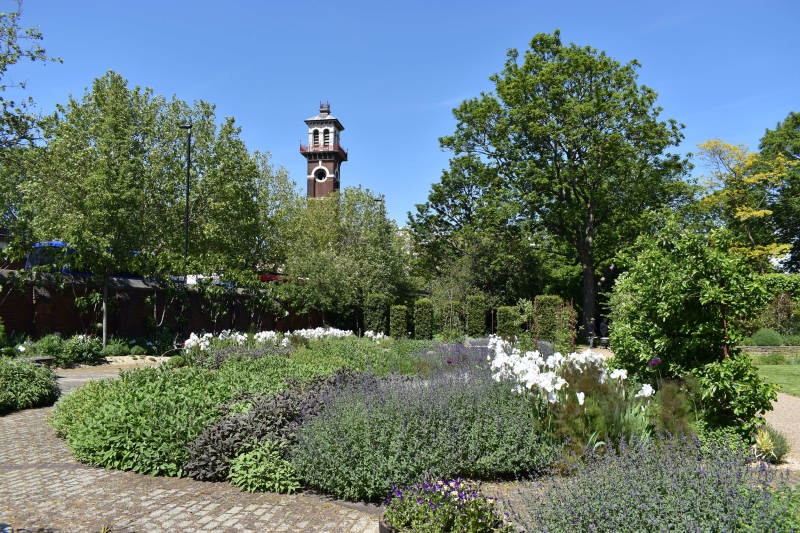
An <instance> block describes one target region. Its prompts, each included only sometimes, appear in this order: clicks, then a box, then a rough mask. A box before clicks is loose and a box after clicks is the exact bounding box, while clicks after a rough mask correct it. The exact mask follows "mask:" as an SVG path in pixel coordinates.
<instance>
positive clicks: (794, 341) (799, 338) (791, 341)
mask: <svg viewBox="0 0 800 533" xmlns="http://www.w3.org/2000/svg"><path fill="white" fill-rule="evenodd" d="M783 345H784V346H800V335H784V336H783Z"/></svg>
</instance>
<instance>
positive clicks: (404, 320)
mask: <svg viewBox="0 0 800 533" xmlns="http://www.w3.org/2000/svg"><path fill="white" fill-rule="evenodd" d="M389 332H390V336H391V337H392V338H394V339H404V338H406V337H408V308H407V307H406V306H405V305H393V306H392V307H391V309H390V311H389Z"/></svg>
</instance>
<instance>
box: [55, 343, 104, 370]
mask: <svg viewBox="0 0 800 533" xmlns="http://www.w3.org/2000/svg"><path fill="white" fill-rule="evenodd" d="M104 362H105V356H104V355H103V344H102V342H101V341H100V339H98V338H96V337H89V336H86V335H75V336H74V337H72V338H70V339H67V340H66V341H64V350H63V352H62V355H61V359H56V364H57V365H58V366H60V367H62V368H67V367H71V366H74V365H99V364H102V363H104Z"/></svg>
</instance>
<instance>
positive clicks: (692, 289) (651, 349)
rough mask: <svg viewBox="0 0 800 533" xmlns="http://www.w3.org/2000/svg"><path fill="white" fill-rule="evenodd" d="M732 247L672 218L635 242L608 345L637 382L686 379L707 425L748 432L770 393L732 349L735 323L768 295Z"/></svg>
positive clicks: (617, 292) (724, 235)
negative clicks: (697, 390) (690, 378)
mask: <svg viewBox="0 0 800 533" xmlns="http://www.w3.org/2000/svg"><path fill="white" fill-rule="evenodd" d="M734 246H735V245H734V244H732V239H731V236H730V234H729V233H728V232H727V230H724V229H722V230H715V231H712V232H704V231H698V229H697V228H686V227H683V226H682V224H681V223H680V222H679V221H678V219H677V217H671V218H669V219H668V220H667V221H666V223H665V224H664V225H663V227H662V228H661V229H660V230H659V231H657V232H655V233H654V234H653V235H643V236H641V237H640V238H639V239H638V241H637V248H638V250H639V252H638V254H636V255H629V256H627V257H626V258H625V259H624V260H625V263H626V266H627V267H628V270H627V271H626V272H625V273H623V274H622V275H621V276H620V277H619V278H618V280H617V282H616V284H615V287H614V292H613V294H612V295H611V299H610V306H611V314H610V318H611V322H612V325H613V327H612V328H611V332H610V343H611V346H612V347H613V349H614V354H615V361H616V362H617V364H619V365H620V366H621V367H623V368H626V369H627V370H628V371H629V372H631V373H632V375H634V376H635V377H636V378H637V379H640V380H643V381H650V382H655V381H656V379H657V378H660V379H671V378H675V377H681V376H685V375H687V374H693V375H695V377H697V378H698V379H699V380H700V382H701V385H702V390H701V395H702V399H703V400H704V403H705V404H706V405H707V410H708V415H709V416H708V417H707V420H708V421H709V422H712V423H714V424H722V425H731V424H736V423H739V424H742V425H743V427H745V428H752V425H753V424H754V423H755V422H756V421H757V418H758V416H759V414H760V413H762V412H763V411H765V410H769V409H771V404H770V400H773V399H775V388H774V386H771V385H767V384H765V383H764V382H763V381H761V380H760V379H759V378H758V375H757V373H756V371H755V369H754V368H753V367H752V365H751V364H750V363H749V362H748V361H747V360H746V356H741V355H740V354H739V353H738V351H736V350H734V349H733V346H736V345H737V344H739V343H740V342H741V340H742V338H743V337H744V335H743V332H742V331H741V330H740V329H739V327H738V321H737V320H735V319H737V318H742V317H746V316H749V315H751V314H752V313H753V312H755V311H757V310H758V309H760V308H761V306H762V305H763V304H764V303H765V302H766V300H767V299H768V297H769V296H768V293H767V291H766V289H765V287H764V284H763V281H762V280H761V276H758V275H757V274H756V273H755V272H754V271H753V270H752V268H751V267H750V265H749V264H748V261H747V259H746V258H745V257H744V256H742V255H740V254H739V253H736V252H734V251H733V250H732V248H733V247H734Z"/></svg>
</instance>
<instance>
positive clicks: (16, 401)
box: [0, 358, 61, 414]
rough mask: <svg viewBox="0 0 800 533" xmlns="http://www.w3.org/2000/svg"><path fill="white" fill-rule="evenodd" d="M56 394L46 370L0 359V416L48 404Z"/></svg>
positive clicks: (57, 395)
mask: <svg viewBox="0 0 800 533" xmlns="http://www.w3.org/2000/svg"><path fill="white" fill-rule="evenodd" d="M60 395H61V391H60V390H59V388H58V383H57V382H56V375H55V373H54V372H53V371H52V370H50V369H49V368H47V367H43V366H39V365H35V364H33V363H26V362H23V361H14V360H12V359H6V358H0V414H2V413H5V412H8V411H15V410H19V409H30V408H32V407H42V406H45V405H52V404H53V403H54V402H55V401H56V400H57V399H58V397H59V396H60Z"/></svg>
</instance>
